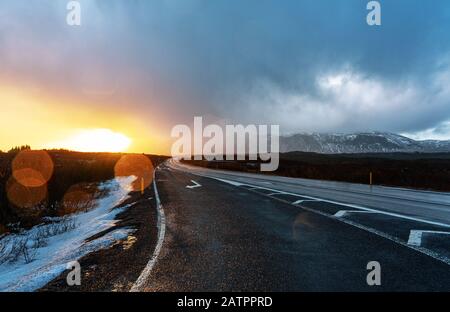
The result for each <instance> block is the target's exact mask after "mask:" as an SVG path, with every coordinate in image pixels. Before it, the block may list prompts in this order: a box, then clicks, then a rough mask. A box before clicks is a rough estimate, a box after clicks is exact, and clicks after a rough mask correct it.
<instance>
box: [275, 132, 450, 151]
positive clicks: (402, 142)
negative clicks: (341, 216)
mask: <svg viewBox="0 0 450 312" xmlns="http://www.w3.org/2000/svg"><path fill="white" fill-rule="evenodd" d="M294 151H298V152H313V153H323V154H341V153H394V152H405V153H413V152H421V153H442V152H450V140H448V141H438V140H423V141H417V140H413V139H410V138H407V137H405V136H402V135H399V134H395V133H389V132H361V133H352V134H340V133H333V134H331V133H299V134H293V135H289V136H281V137H280V152H282V153H286V152H294Z"/></svg>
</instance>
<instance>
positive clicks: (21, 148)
mask: <svg viewBox="0 0 450 312" xmlns="http://www.w3.org/2000/svg"><path fill="white" fill-rule="evenodd" d="M25 150H31V146H30V145H20V146H14V147H13V148H11V149H10V150H9V151H8V153H10V154H15V153H18V152H21V151H25Z"/></svg>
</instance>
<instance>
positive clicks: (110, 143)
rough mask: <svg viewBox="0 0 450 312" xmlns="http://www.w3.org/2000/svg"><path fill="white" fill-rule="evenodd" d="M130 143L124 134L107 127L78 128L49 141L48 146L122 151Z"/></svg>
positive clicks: (82, 149) (79, 150) (113, 151)
mask: <svg viewBox="0 0 450 312" xmlns="http://www.w3.org/2000/svg"><path fill="white" fill-rule="evenodd" d="M130 145H131V139H130V138H128V137H127V136H126V135H124V134H122V133H118V132H114V131H112V130H109V129H90V130H80V131H79V132H77V133H76V134H74V135H72V136H70V137H68V138H67V139H64V140H62V141H61V142H55V143H51V144H50V146H49V148H63V149H68V150H72V151H78V152H111V153H117V152H124V151H126V150H127V149H128V148H129V147H130Z"/></svg>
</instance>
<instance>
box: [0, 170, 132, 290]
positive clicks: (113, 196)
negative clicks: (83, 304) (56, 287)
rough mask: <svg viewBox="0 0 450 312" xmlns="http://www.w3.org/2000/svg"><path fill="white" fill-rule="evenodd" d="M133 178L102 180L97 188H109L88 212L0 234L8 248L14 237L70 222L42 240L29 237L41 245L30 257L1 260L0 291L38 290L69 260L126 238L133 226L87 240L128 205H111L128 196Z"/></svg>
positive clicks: (29, 234)
mask: <svg viewBox="0 0 450 312" xmlns="http://www.w3.org/2000/svg"><path fill="white" fill-rule="evenodd" d="M134 180H135V178H134V177H128V178H118V179H114V180H110V181H107V182H104V183H102V184H101V185H100V188H101V189H103V190H108V191H109V192H107V195H106V196H104V197H103V198H100V199H98V200H96V202H95V206H94V209H92V210H90V211H88V212H85V213H79V214H75V215H72V216H69V217H65V218H64V219H61V218H53V220H52V221H53V222H52V223H50V224H44V225H38V226H35V227H33V228H32V229H30V230H28V231H25V232H23V233H21V234H20V235H19V234H12V235H9V236H7V237H3V238H2V240H7V242H8V243H7V244H3V245H4V246H5V245H6V246H7V248H11V247H12V245H13V244H14V242H15V241H17V240H20V239H23V238H24V237H28V238H30V237H31V238H33V237H37V236H38V235H36V234H37V233H38V231H43V230H49V228H45V227H52V226H53V227H54V226H55V224H58V223H62V222H65V223H68V224H71V227H70V229H69V230H68V231H65V232H63V233H60V234H59V233H57V234H56V235H54V236H51V237H49V238H48V239H47V240H46V242H45V244H38V243H36V242H33V239H31V240H29V241H28V242H27V244H34V245H35V246H36V245H42V246H41V247H36V248H33V255H32V258H33V260H32V261H25V259H23V257H21V258H19V259H18V260H17V261H15V262H4V263H2V264H0V291H34V290H37V289H39V288H41V287H43V286H45V285H46V284H47V283H48V282H50V281H51V280H53V279H54V278H56V277H57V276H58V275H59V274H61V273H62V272H63V271H64V270H65V269H66V266H67V264H68V263H70V262H71V261H76V260H78V259H80V258H81V257H83V256H85V255H86V254H88V253H91V252H93V251H96V250H99V249H101V248H107V247H109V246H111V245H112V244H114V243H115V242H116V241H118V240H121V239H125V238H127V236H128V235H129V234H130V233H132V232H133V231H134V230H133V229H131V228H125V229H123V228H122V229H117V230H113V231H111V232H109V233H108V234H106V235H104V236H102V237H100V238H97V239H95V240H92V241H89V242H87V241H86V239H88V238H90V237H92V236H93V235H95V234H97V233H100V232H102V231H104V230H106V229H108V228H111V227H113V226H114V225H115V224H116V222H117V220H115V218H116V215H117V214H119V213H121V212H122V211H124V210H125V209H126V208H128V207H126V206H125V207H122V208H119V209H112V208H114V207H116V206H117V205H120V204H121V203H123V202H124V201H125V200H126V199H127V198H128V194H129V192H130V191H131V183H132V182H133V181H134ZM60 232H62V231H60ZM4 242H5V241H4ZM8 245H10V246H8ZM81 269H82V270H83V268H81Z"/></svg>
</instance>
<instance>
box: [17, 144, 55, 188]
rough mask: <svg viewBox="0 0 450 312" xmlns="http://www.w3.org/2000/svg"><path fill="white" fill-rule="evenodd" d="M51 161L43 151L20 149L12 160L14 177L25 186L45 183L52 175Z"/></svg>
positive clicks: (35, 186) (36, 186)
mask: <svg viewBox="0 0 450 312" xmlns="http://www.w3.org/2000/svg"><path fill="white" fill-rule="evenodd" d="M53 169H54V166H53V161H52V159H51V157H50V156H49V155H48V154H47V152H45V151H32V150H24V151H21V152H20V153H19V154H17V156H16V157H15V158H14V160H13V162H12V172H13V176H14V179H15V180H16V181H17V182H18V183H20V184H22V185H23V186H25V187H29V188H38V187H41V186H43V185H45V184H46V183H47V182H48V181H49V180H50V178H51V177H52V175H53Z"/></svg>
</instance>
